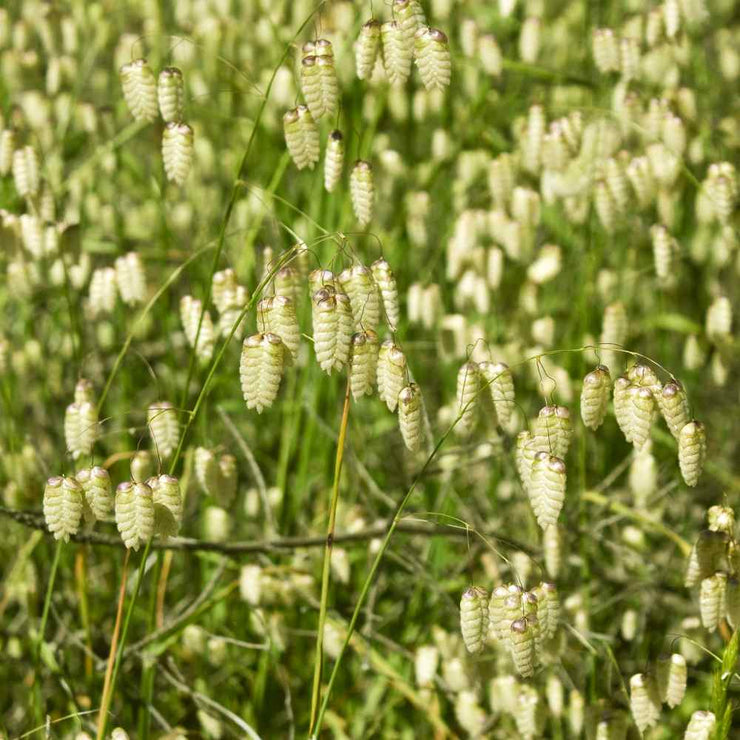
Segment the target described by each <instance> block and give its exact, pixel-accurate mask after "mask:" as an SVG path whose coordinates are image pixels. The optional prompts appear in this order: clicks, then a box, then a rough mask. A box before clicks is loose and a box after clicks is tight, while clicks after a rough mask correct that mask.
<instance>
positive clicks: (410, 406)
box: [398, 383, 423, 452]
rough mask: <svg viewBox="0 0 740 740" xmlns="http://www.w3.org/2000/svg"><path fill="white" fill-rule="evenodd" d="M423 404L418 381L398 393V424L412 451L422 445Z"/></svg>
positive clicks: (404, 439) (407, 446)
mask: <svg viewBox="0 0 740 740" xmlns="http://www.w3.org/2000/svg"><path fill="white" fill-rule="evenodd" d="M422 404H423V401H422V398H421V390H420V389H419V386H418V385H416V383H409V384H408V385H407V386H406V387H405V388H403V389H402V390H401V392H400V393H399V394H398V425H399V427H400V429H401V436H402V437H403V441H404V444H405V445H406V448H407V449H408V450H409V451H410V452H416V451H417V450H418V449H419V448H420V447H421V442H422V413H423V409H422Z"/></svg>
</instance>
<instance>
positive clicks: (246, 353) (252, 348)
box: [239, 332, 285, 414]
mask: <svg viewBox="0 0 740 740" xmlns="http://www.w3.org/2000/svg"><path fill="white" fill-rule="evenodd" d="M284 366H285V345H284V344H283V341H282V340H281V339H280V337H279V336H277V334H272V333H270V332H267V333H265V334H253V335H252V336H251V337H247V338H246V339H245V340H244V343H243V345H242V355H241V361H240V363H239V377H240V381H241V388H242V394H243V395H244V400H245V401H246V403H247V408H248V409H256V411H257V413H258V414H261V413H262V412H263V411H264V410H265V409H268V408H270V406H272V404H273V403H274V401H275V398H276V397H277V393H278V390H279V389H280V381H281V380H282V377H283V368H284Z"/></svg>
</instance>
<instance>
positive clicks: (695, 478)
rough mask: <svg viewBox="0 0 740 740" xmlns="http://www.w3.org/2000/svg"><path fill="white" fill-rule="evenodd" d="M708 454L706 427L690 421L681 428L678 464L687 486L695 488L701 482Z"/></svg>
mask: <svg viewBox="0 0 740 740" xmlns="http://www.w3.org/2000/svg"><path fill="white" fill-rule="evenodd" d="M706 454H707V437H706V431H705V429H704V425H703V424H702V423H701V422H699V421H690V422H689V423H688V424H685V425H684V426H683V427H682V428H681V431H680V433H679V435H678V464H679V467H680V468H681V475H682V476H683V479H684V482H685V483H686V485H687V486H691V487H693V486H695V485H696V484H697V483H698V482H699V477H700V476H701V472H702V469H703V468H704V459H705V458H706Z"/></svg>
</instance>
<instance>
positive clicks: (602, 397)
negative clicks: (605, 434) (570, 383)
mask: <svg viewBox="0 0 740 740" xmlns="http://www.w3.org/2000/svg"><path fill="white" fill-rule="evenodd" d="M611 384H612V379H611V375H610V374H609V368H608V367H606V366H605V365H598V366H597V367H596V368H595V369H594V370H592V371H591V372H590V373H589V374H588V375H586V377H585V378H584V379H583V388H582V389H581V418H582V419H583V423H584V424H585V425H586V426H587V427H588V428H589V429H593V430H594V431H595V430H596V429H598V428H599V427H600V426H601V425H602V424H603V423H604V417H605V416H606V411H607V409H608V407H609V395H610V391H611Z"/></svg>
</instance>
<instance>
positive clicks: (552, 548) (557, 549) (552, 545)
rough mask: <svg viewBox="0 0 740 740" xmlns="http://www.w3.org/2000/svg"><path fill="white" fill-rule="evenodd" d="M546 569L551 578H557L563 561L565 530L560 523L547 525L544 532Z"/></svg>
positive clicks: (543, 548) (543, 546) (543, 547)
mask: <svg viewBox="0 0 740 740" xmlns="http://www.w3.org/2000/svg"><path fill="white" fill-rule="evenodd" d="M542 550H543V553H544V556H545V570H547V575H548V576H550V578H557V577H558V575H559V574H560V567H561V564H562V562H563V530H562V528H561V527H560V525H558V524H553V525H551V526H549V527H546V528H545V529H544V531H543V533H542Z"/></svg>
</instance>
